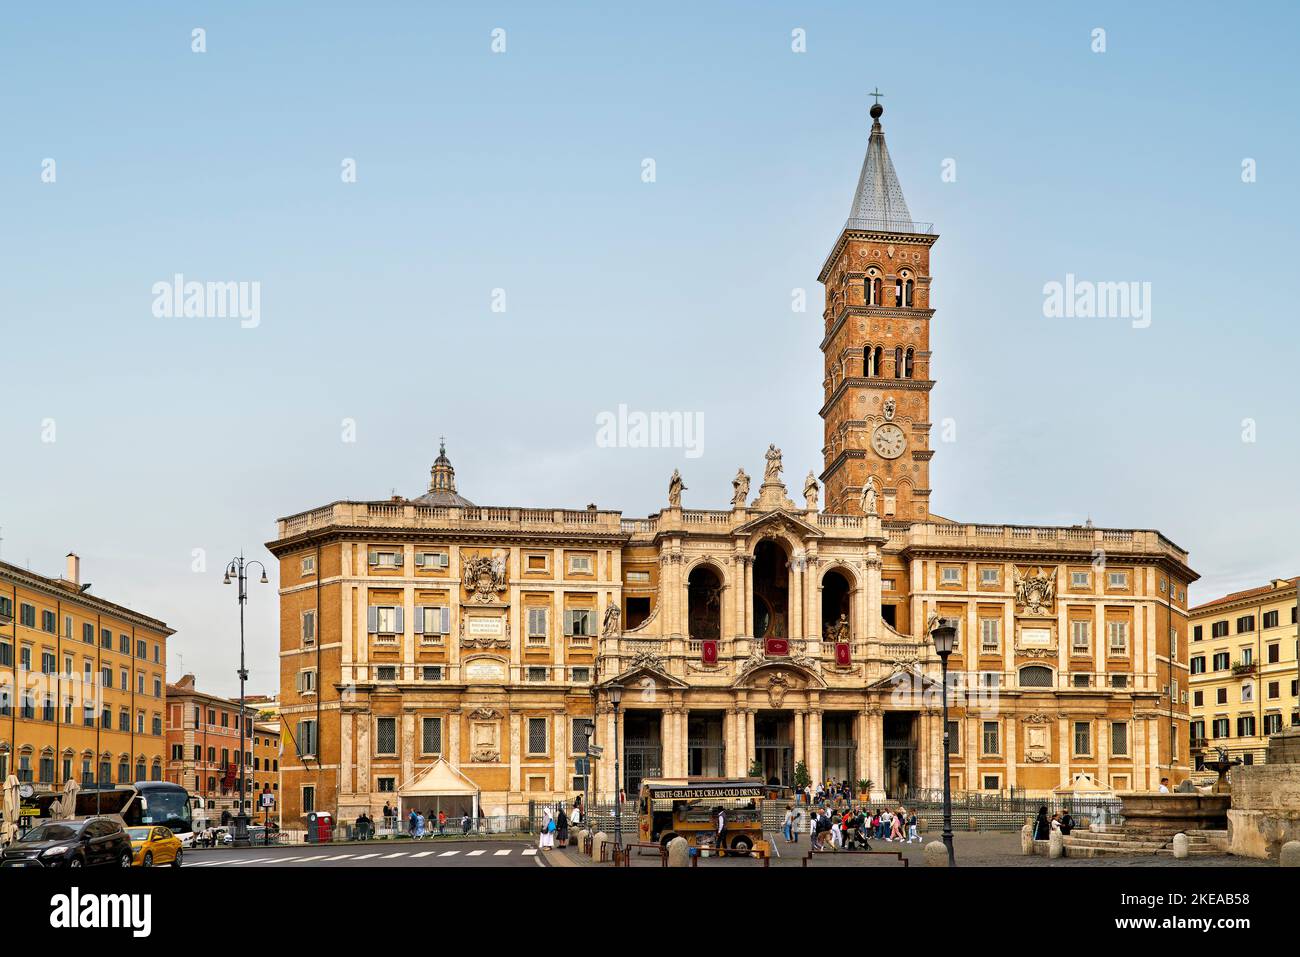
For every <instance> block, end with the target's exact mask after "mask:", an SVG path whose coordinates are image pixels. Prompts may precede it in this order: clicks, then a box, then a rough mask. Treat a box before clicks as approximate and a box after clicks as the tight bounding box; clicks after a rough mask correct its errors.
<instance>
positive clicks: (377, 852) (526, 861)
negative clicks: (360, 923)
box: [181, 840, 553, 871]
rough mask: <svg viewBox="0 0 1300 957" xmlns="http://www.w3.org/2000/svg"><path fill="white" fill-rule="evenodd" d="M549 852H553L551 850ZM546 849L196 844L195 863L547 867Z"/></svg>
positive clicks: (465, 844)
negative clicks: (542, 851)
mask: <svg viewBox="0 0 1300 957" xmlns="http://www.w3.org/2000/svg"><path fill="white" fill-rule="evenodd" d="M546 853H548V854H549V853H553V852H550V851H547V852H546ZM539 855H540V852H539V851H538V850H537V848H536V846H535V845H532V844H526V843H524V842H523V841H447V840H439V841H434V842H429V843H421V842H417V841H410V842H406V841H403V842H401V843H397V842H393V843H389V842H387V841H377V842H374V843H370V844H345V845H340V846H336V847H332V846H330V845H314V844H295V845H293V846H291V847H249V848H239V849H237V850H236V849H221V848H216V849H205V848H192V849H191V850H188V851H186V852H185V863H184V864H183V865H182V867H181V870H182V871H187V870H189V869H190V868H192V867H203V868H207V867H219V868H221V869H222V870H229V869H230V868H240V867H541V866H544V864H543V862H542V861H540V860H538V857H539Z"/></svg>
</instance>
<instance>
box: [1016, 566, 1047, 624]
mask: <svg viewBox="0 0 1300 957" xmlns="http://www.w3.org/2000/svg"><path fill="white" fill-rule="evenodd" d="M1015 585H1016V605H1017V606H1018V607H1020V608H1023V609H1024V610H1025V611H1027V612H1029V613H1030V614H1031V615H1046V614H1050V613H1051V610H1052V602H1053V601H1054V600H1055V598H1056V572H1055V570H1053V571H1051V572H1046V573H1045V572H1044V571H1043V569H1042V567H1041V566H1040V567H1039V568H1038V569H1037V571H1036V572H1035V573H1034V574H1033V575H1026V576H1023V577H1022V576H1021V575H1020V572H1019V571H1017V572H1016V582H1015Z"/></svg>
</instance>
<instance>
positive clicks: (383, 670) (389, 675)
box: [375, 665, 397, 681]
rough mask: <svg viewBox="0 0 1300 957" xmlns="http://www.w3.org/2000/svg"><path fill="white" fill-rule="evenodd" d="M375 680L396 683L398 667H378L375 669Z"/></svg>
mask: <svg viewBox="0 0 1300 957" xmlns="http://www.w3.org/2000/svg"><path fill="white" fill-rule="evenodd" d="M375 678H376V679H378V680H379V681H396V680H397V666H396V665H380V666H379V667H377V668H376V669H375Z"/></svg>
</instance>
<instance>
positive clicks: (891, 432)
mask: <svg viewBox="0 0 1300 957" xmlns="http://www.w3.org/2000/svg"><path fill="white" fill-rule="evenodd" d="M871 447H872V448H873V449H875V450H876V454H878V455H879V456H880V457H881V458H886V459H896V458H898V457H899V456H900V455H902V454H903V450H904V449H906V448H907V436H906V435H904V434H903V430H902V429H900V428H899V427H898V426H896V425H895V424H894V423H893V422H886V423H885V424H884V425H881V426H879V427H877V429H876V431H875V432H874V433H872V436H871Z"/></svg>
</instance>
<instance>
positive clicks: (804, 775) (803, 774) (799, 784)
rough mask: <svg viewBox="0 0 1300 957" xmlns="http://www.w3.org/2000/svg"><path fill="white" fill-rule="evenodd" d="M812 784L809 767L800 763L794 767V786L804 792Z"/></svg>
mask: <svg viewBox="0 0 1300 957" xmlns="http://www.w3.org/2000/svg"><path fill="white" fill-rule="evenodd" d="M810 784H812V775H811V774H809V773H808V765H807V764H806V763H805V762H803V761H800V762H799V763H798V764H796V765H795V766H794V786H795V787H796V788H799V789H801V790H802V789H803V788H806V787H807V786H808V785H810Z"/></svg>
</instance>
